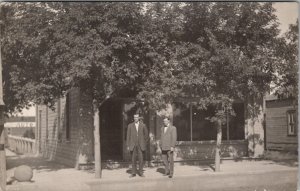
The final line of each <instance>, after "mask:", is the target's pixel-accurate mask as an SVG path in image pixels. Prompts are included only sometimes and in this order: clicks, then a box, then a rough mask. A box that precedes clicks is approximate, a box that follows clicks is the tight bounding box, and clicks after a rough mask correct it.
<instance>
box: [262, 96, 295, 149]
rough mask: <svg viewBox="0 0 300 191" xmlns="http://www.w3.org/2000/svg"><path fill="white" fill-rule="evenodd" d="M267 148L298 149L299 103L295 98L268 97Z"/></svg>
mask: <svg viewBox="0 0 300 191" xmlns="http://www.w3.org/2000/svg"><path fill="white" fill-rule="evenodd" d="M265 113H266V116H265V118H266V149H267V150H270V151H286V152H293V153H297V151H298V135H297V134H298V104H297V102H296V101H295V99H277V97H275V96H269V97H267V99H266V112H265Z"/></svg>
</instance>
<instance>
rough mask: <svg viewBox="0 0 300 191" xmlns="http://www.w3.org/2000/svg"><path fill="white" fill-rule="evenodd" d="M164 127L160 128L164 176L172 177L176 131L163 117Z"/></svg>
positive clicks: (168, 120) (166, 118)
mask: <svg viewBox="0 0 300 191" xmlns="http://www.w3.org/2000/svg"><path fill="white" fill-rule="evenodd" d="M163 122H164V126H163V127H162V128H161V150H162V160H163V162H164V165H165V174H164V176H169V178H172V177H173V174H174V158H173V157H174V150H175V144H176V141H177V129H176V127H174V126H173V125H171V124H170V119H169V118H168V117H165V118H164V120H163Z"/></svg>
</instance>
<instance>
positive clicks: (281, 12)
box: [273, 2, 299, 34]
mask: <svg viewBox="0 0 300 191" xmlns="http://www.w3.org/2000/svg"><path fill="white" fill-rule="evenodd" d="M273 7H274V8H275V9H276V10H277V12H276V15H277V17H278V20H279V23H280V25H279V28H280V29H281V34H283V33H284V32H286V31H287V30H288V28H289V24H295V23H296V20H297V18H298V12H299V5H298V3H297V2H278V3H274V5H273Z"/></svg>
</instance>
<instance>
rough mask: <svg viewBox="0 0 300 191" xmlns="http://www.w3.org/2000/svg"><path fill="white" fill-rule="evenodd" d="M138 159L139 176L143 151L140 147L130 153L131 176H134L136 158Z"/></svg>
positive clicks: (142, 163) (142, 162) (142, 164)
mask: <svg viewBox="0 0 300 191" xmlns="http://www.w3.org/2000/svg"><path fill="white" fill-rule="evenodd" d="M137 157H138V160H139V174H140V175H141V174H143V166H144V161H143V151H142V149H141V147H140V146H135V147H134V148H133V150H132V151H131V160H132V172H131V173H132V174H136V171H137V169H136V158H137Z"/></svg>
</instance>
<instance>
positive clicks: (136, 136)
mask: <svg viewBox="0 0 300 191" xmlns="http://www.w3.org/2000/svg"><path fill="white" fill-rule="evenodd" d="M133 119H134V122H133V123H130V124H129V125H128V128H127V139H126V140H127V149H128V150H130V153H131V159H132V174H131V176H130V177H135V176H136V171H137V169H136V157H138V160H139V173H138V174H139V176H141V177H145V176H144V175H143V165H144V161H143V154H144V152H145V150H146V144H147V142H148V137H149V136H148V130H147V128H146V126H145V125H144V124H143V123H142V122H141V121H139V119H140V117H139V114H134V116H133Z"/></svg>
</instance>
